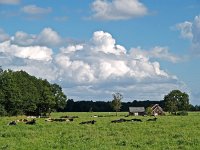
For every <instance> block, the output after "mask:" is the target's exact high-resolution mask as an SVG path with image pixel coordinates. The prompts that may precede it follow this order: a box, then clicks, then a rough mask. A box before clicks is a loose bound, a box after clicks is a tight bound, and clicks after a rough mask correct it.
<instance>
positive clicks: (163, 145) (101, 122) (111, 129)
mask: <svg viewBox="0 0 200 150" xmlns="http://www.w3.org/2000/svg"><path fill="white" fill-rule="evenodd" d="M63 115H69V116H79V118H75V119H74V121H72V122H45V118H37V119H36V124H35V125H27V124H25V123H23V122H19V123H17V125H16V126H15V125H13V126H9V125H7V124H8V123H9V122H10V121H12V120H18V119H24V118H26V117H25V116H18V117H1V118H0V150H50V149H52V150H55V149H57V150H122V149H123V150H133V149H141V150H152V149H153V150H190V149H191V150H199V149H200V113H199V112H196V113H189V115H188V116H158V117H157V118H158V119H157V120H156V121H147V120H148V119H150V118H153V117H142V116H137V117H134V116H129V117H124V115H127V113H118V116H117V117H116V116H110V117H97V118H94V117H91V116H94V115H102V116H108V115H115V113H95V112H92V113H90V112H88V113H67V112H66V113H53V114H52V115H51V117H52V118H59V117H60V116H63ZM120 118H125V119H133V118H136V119H141V120H142V122H135V121H134V122H122V123H111V121H112V120H116V119H120ZM90 120H95V121H96V122H95V124H79V123H80V122H82V121H90Z"/></svg>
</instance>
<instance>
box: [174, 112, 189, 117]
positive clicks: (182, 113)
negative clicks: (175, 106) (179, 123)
mask: <svg viewBox="0 0 200 150" xmlns="http://www.w3.org/2000/svg"><path fill="white" fill-rule="evenodd" d="M176 115H177V116H187V115H188V112H187V111H179V112H178V113H177V114H176Z"/></svg>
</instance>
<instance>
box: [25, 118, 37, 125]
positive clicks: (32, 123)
mask: <svg viewBox="0 0 200 150" xmlns="http://www.w3.org/2000/svg"><path fill="white" fill-rule="evenodd" d="M26 124H29V125H34V124H36V120H35V119H33V120H31V121H27V122H26Z"/></svg>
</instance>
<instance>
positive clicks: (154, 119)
mask: <svg viewBox="0 0 200 150" xmlns="http://www.w3.org/2000/svg"><path fill="white" fill-rule="evenodd" d="M156 120H157V118H153V119H148V120H147V121H156Z"/></svg>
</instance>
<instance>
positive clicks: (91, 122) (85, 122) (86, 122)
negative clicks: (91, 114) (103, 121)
mask: <svg viewBox="0 0 200 150" xmlns="http://www.w3.org/2000/svg"><path fill="white" fill-rule="evenodd" d="M95 122H96V121H95V120H92V121H84V122H81V123H79V124H94V123H95Z"/></svg>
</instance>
